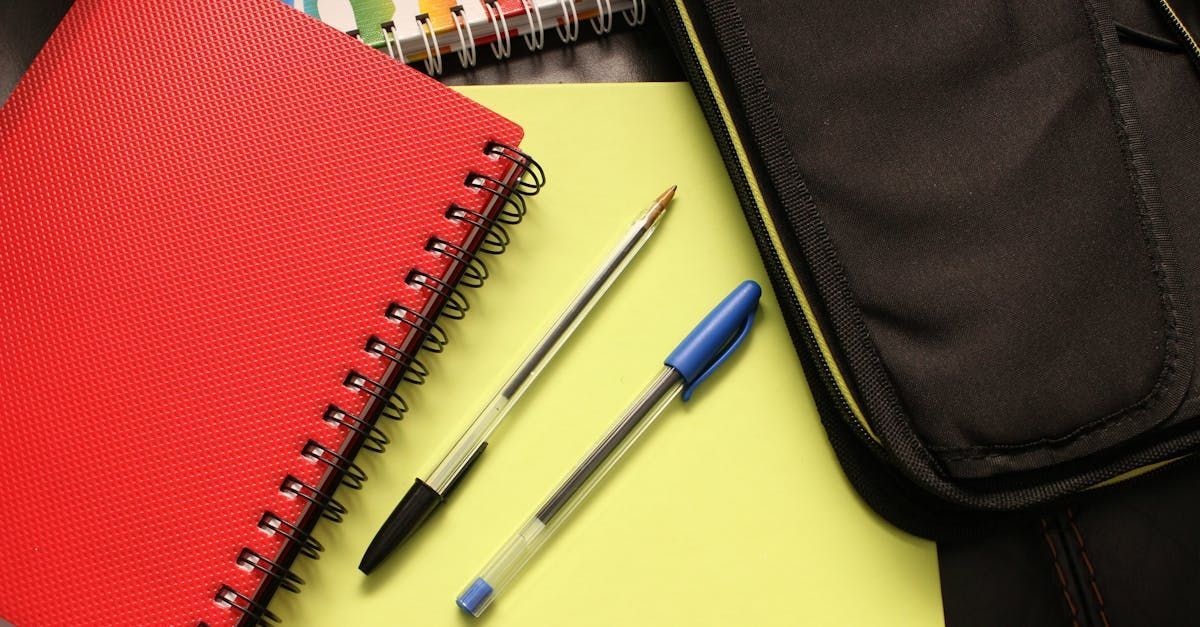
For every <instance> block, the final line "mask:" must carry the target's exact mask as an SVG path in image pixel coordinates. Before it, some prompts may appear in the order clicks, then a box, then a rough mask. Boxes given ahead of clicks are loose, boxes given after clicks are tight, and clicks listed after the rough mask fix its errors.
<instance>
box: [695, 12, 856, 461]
mask: <svg viewBox="0 0 1200 627" xmlns="http://www.w3.org/2000/svg"><path fill="white" fill-rule="evenodd" d="M675 6H676V7H677V8H678V9H679V16H680V18H682V20H683V27H684V29H685V30H687V34H688V39H689V40H690V41H691V44H692V50H694V51H695V52H696V59H697V61H699V62H700V69H701V71H702V72H704V78H705V80H706V81H707V82H708V87H709V89H710V90H711V91H712V93H713V100H715V101H716V103H717V108H718V109H719V110H720V112H721V119H722V120H723V121H724V122H725V128H726V129H727V130H728V132H729V137H730V140H732V143H733V149H734V151H735V152H736V153H737V157H738V162H739V163H740V164H741V166H742V172H743V174H745V176H746V182H747V183H749V185H750V191H751V193H753V195H754V203H755V205H756V208H757V209H758V213H759V215H760V216H761V217H762V220H763V224H765V225H766V227H767V234H768V235H769V236H770V239H771V246H773V247H774V248H775V254H777V255H780V258H781V260H782V259H786V258H787V257H786V255H787V252H786V251H784V250H783V243H782V240H781V239H780V238H779V232H778V230H777V229H776V228H775V222H774V220H772V219H771V215H770V213H769V212H768V211H767V203H766V201H765V200H764V199H763V197H762V191H761V190H760V189H759V186H758V179H757V178H756V177H755V175H754V170H753V169H752V168H751V167H750V159H749V158H748V157H747V156H746V149H745V147H744V146H743V145H742V139H741V137H740V136H739V135H738V131H737V127H736V126H735V125H734V123H733V116H732V115H730V113H729V109H728V107H726V106H725V100H724V97H723V96H722V95H721V88H720V87H719V86H718V85H717V80H716V77H715V75H714V74H713V71H712V66H710V65H709V63H708V57H707V55H705V53H704V49H703V47H702V46H701V45H700V39H699V38H698V37H697V36H696V30H695V28H693V27H692V18H691V16H690V15H689V14H688V10H687V7H686V6H684V4H683V0H675ZM779 265H781V266H783V272H784V274H786V275H787V280H788V283H789V284H791V286H792V291H793V292H794V293H795V294H796V299H797V300H799V301H800V308H801V309H802V310H803V311H804V319H805V321H806V322H807V323H808V328H809V329H811V330H812V334H813V337H814V338H816V340H817V347H818V348H819V349H820V351H821V357H822V358H823V359H824V361H825V364H826V366H827V367H828V368H829V372H830V374H832V375H833V380H834V382H835V383H836V384H837V387H838V391H839V392H840V393H841V395H842V398H843V399H845V401H846V404H847V405H848V406H849V407H850V411H851V412H852V413H853V414H854V417H855V418H856V419H857V420H858V423H859V424H860V425H862V427H863V429H865V430H866V432H867V434H868V435H870V436H871V437H872V438H873V439H874V440H875V441H876V442H878V441H879V437H878V436H876V435H875V431H874V430H872V429H871V425H870V424H868V423H867V419H866V417H865V416H864V414H863V412H862V409H861V408H859V406H858V402H857V401H855V400H854V395H853V394H851V393H850V386H849V385H847V384H846V378H845V377H843V376H842V373H841V371H840V370H838V367H837V361H836V360H834V358H833V352H832V351H831V350H830V349H829V343H828V342H826V341H825V336H824V335H822V334H821V327H820V326H819V325H818V324H817V318H816V316H815V315H814V314H813V310H812V307H811V306H810V305H809V302H808V299H807V298H806V297H805V294H804V290H803V288H801V287H800V279H799V278H798V277H797V276H796V273H795V271H794V270H793V269H792V267H791V266H790V265H789V264H787V263H781V264H779Z"/></svg>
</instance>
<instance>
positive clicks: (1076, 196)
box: [658, 0, 1200, 538]
mask: <svg viewBox="0 0 1200 627" xmlns="http://www.w3.org/2000/svg"><path fill="white" fill-rule="evenodd" d="M1162 4H1163V5H1164V7H1165V8H1166V9H1168V10H1169V9H1170V8H1171V5H1170V4H1169V3H1166V2H1164V3H1162ZM658 9H659V16H660V18H661V21H662V23H663V24H664V25H665V26H666V28H667V30H668V31H669V34H670V36H671V38H672V40H673V43H674V46H675V49H676V51H677V53H678V56H679V57H680V59H681V60H682V62H683V65H684V67H685V69H686V71H687V73H688V77H689V80H690V82H691V83H692V85H693V86H694V89H695V92H696V95H697V97H698V99H699V101H700V103H701V105H702V107H703V109H704V111H705V115H706V117H707V118H708V120H709V122H710V125H711V127H712V130H713V134H714V137H715V138H716V140H717V144H718V145H719V147H720V149H721V152H722V155H723V157H724V159H725V161H726V163H727V165H728V169H729V172H730V175H731V178H732V181H733V183H734V186H735V188H736V189H737V192H738V196H739V198H740V200H741V204H742V206H743V209H744V211H745V214H746V218H747V221H748V223H749V225H750V229H751V231H752V232H753V234H754V237H755V239H756V241H757V243H758V246H759V248H760V252H761V254H762V258H763V262H764V264H765V266H766V268H767V270H768V274H769V275H770V277H771V282H772V285H773V287H774V290H775V293H776V295H777V297H778V299H779V301H780V306H781V308H782V310H783V312H784V316H785V317H786V319H787V323H788V326H789V329H790V331H791V334H792V338H793V341H794V342H795V345H796V350H797V353H798V354H799V356H800V359H801V360H802V361H803V363H804V366H805V372H806V375H807V377H808V379H809V381H808V383H809V386H810V387H811V389H812V391H813V394H814V396H815V398H816V400H817V405H818V408H819V409H820V413H821V417H822V421H823V422H824V426H825V428H826V431H827V433H828V436H829V439H830V441H831V443H832V445H833V448H834V449H835V450H836V452H837V454H838V457H839V460H840V461H841V463H842V466H843V468H844V469H845V472H846V473H847V475H848V476H849V478H850V479H851V481H852V483H853V484H854V486H855V487H856V489H857V490H858V491H859V492H860V493H861V494H862V495H863V497H864V498H865V499H866V500H867V501H868V502H869V503H870V505H872V506H873V507H874V508H875V509H876V510H877V511H879V512H880V513H881V514H882V515H884V516H885V517H886V518H887V519H889V520H890V521H892V522H893V523H895V524H897V525H898V526H900V527H902V528H905V529H907V530H909V531H911V532H914V533H917V534H920V535H924V536H927V537H933V538H945V537H948V536H950V535H953V534H954V533H956V532H961V531H963V530H965V529H972V528H974V527H976V524H975V523H979V524H983V523H986V522H988V521H991V520H995V519H997V518H1002V517H1004V516H1005V515H1008V514H1011V513H1013V512H1023V511H1030V510H1033V509H1036V508H1039V507H1044V506H1048V505H1052V504H1055V503H1058V502H1060V501H1061V500H1062V499H1064V498H1065V497H1068V496H1071V495H1074V494H1078V493H1080V492H1083V491H1087V490H1090V489H1097V488H1102V487H1103V486H1106V485H1110V484H1113V483H1117V482H1121V481H1123V480H1125V479H1128V478H1130V477H1133V476H1136V475H1138V474H1141V473H1145V472H1147V471H1149V470H1153V469H1155V468H1157V467H1159V466H1162V465H1165V464H1168V463H1171V462H1173V461H1175V460H1178V459H1181V458H1184V457H1186V456H1188V455H1190V454H1191V453H1192V451H1193V450H1194V449H1195V447H1196V446H1197V444H1198V443H1200V420H1197V418H1198V416H1200V382H1198V381H1197V377H1198V376H1200V369H1197V368H1196V364H1195V361H1196V360H1195V345H1194V341H1195V340H1194V336H1195V327H1196V326H1197V322H1196V316H1197V315H1200V303H1198V302H1197V295H1198V290H1200V180H1198V179H1200V177H1197V176H1196V174H1197V171H1198V170H1197V166H1198V165H1200V158H1198V154H1200V142H1197V140H1196V131H1197V120H1200V75H1198V74H1197V71H1196V70H1197V67H1200V65H1198V64H1200V50H1198V49H1197V48H1196V45H1195V40H1194V39H1193V38H1192V36H1191V31H1189V30H1188V29H1187V27H1186V26H1185V25H1184V24H1183V23H1182V22H1179V21H1176V22H1175V24H1176V26H1177V27H1178V30H1177V31H1176V32H1175V33H1174V34H1173V35H1174V36H1173V37H1171V38H1170V39H1163V38H1159V39H1160V41H1157V42H1156V41H1155V38H1154V37H1153V36H1148V35H1147V36H1146V37H1147V38H1146V39H1145V40H1144V41H1143V42H1141V43H1143V44H1145V47H1146V48H1147V49H1150V48H1153V47H1154V46H1155V45H1156V44H1157V45H1161V46H1164V47H1170V46H1174V47H1175V48H1177V49H1175V50H1172V51H1170V52H1169V53H1166V56H1167V57H1169V58H1170V59H1171V62H1170V63H1166V62H1162V63H1159V62H1157V61H1147V60H1146V59H1150V58H1151V57H1146V58H1142V57H1140V56H1137V57H1136V58H1134V56H1131V55H1130V53H1129V52H1128V50H1123V48H1122V45H1121V41H1122V40H1123V39H1124V38H1127V37H1137V36H1138V31H1136V29H1129V28H1126V26H1125V25H1123V24H1122V23H1120V22H1118V21H1117V20H1115V19H1114V18H1113V16H1112V7H1111V6H1110V5H1109V4H1108V3H1107V2H1105V1H1103V0H1081V1H1075V2H1053V3H1038V2H1025V3H989V2H966V3H964V2H935V3H905V2H899V3H896V2H859V3H792V2H779V1H771V0H741V1H739V2H736V3H735V2H722V1H719V0H663V1H662V2H660V3H659V6H658ZM1164 16H1166V14H1165V13H1164ZM1164 19H1167V17H1164ZM1131 33H1132V34H1131ZM1141 34H1142V35H1145V33H1141ZM1152 52H1153V53H1154V54H1160V53H1161V51H1152ZM1138 54H1140V53H1138ZM1155 58H1157V57H1155ZM1131 68H1132V69H1131Z"/></svg>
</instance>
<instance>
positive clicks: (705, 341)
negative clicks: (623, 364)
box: [663, 281, 762, 401]
mask: <svg viewBox="0 0 1200 627" xmlns="http://www.w3.org/2000/svg"><path fill="white" fill-rule="evenodd" d="M761 296H762V287H760V286H759V285H758V283H755V282H754V281H743V282H742V284H741V285H738V286H737V287H736V288H735V289H734V290H733V291H732V292H730V293H729V295H728V296H726V297H725V300H722V301H721V302H720V304H718V305H717V306H716V307H715V308H714V309H713V310H712V311H710V312H709V313H708V315H707V316H705V317H704V320H701V321H700V324H698V325H696V328H695V329H692V332H691V333H689V334H688V336H687V337H686V338H684V339H683V341H682V342H680V343H679V346H676V347H675V350H674V351H672V352H671V354H670V355H668V356H667V359H666V360H665V361H664V362H663V363H665V364H666V365H668V366H670V367H672V368H674V369H676V370H678V371H679V374H680V375H681V376H683V380H684V382H685V383H686V385H685V386H684V389H683V400H685V401H686V400H688V399H690V398H691V396H692V392H693V391H694V390H695V389H696V386H698V385H699V384H700V382H702V381H704V380H705V379H707V378H708V376H709V375H710V374H712V373H713V371H715V370H716V369H717V367H718V366H720V365H721V363H723V362H724V361H725V359H726V358H728V357H729V355H731V354H732V353H733V351H734V350H736V349H737V347H738V346H740V345H741V343H742V340H744V339H745V338H746V333H747V332H749V331H750V326H751V325H752V324H753V323H754V312H755V311H756V310H757V309H758V299H759V298H760V297H761Z"/></svg>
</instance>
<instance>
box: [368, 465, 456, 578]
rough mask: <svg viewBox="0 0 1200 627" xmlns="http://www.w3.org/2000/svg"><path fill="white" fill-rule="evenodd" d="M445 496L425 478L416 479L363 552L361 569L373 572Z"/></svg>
mask: <svg viewBox="0 0 1200 627" xmlns="http://www.w3.org/2000/svg"><path fill="white" fill-rule="evenodd" d="M442 500H443V498H442V495H440V494H438V493H437V491H436V490H434V489H433V488H431V487H429V486H428V485H426V484H425V482H424V481H421V480H420V479H417V480H416V481H415V482H413V485H412V487H411V488H409V489H408V493H407V494H405V495H404V498H403V499H402V500H401V501H400V504H399V505H397V506H396V509H394V510H392V513H391V515H390V516H388V519H387V521H386V522H384V523H383V526H382V527H380V528H379V532H378V533H376V534H375V538H374V539H373V540H371V544H370V546H368V547H367V550H366V552H365V553H363V557H362V561H361V562H359V563H358V569H359V570H361V571H362V572H363V573H365V574H370V573H371V571H373V570H375V568H376V567H378V566H379V565H380V564H382V563H383V560H385V559H387V556H388V555H390V554H391V552H392V551H394V550H396V547H398V546H400V545H401V544H403V543H404V541H405V540H407V539H408V537H409V536H411V535H412V534H413V532H414V531H416V530H417V527H420V526H421V523H423V522H425V519H426V518H428V517H429V514H431V513H432V512H433V510H435V509H437V506H438V505H441V504H442Z"/></svg>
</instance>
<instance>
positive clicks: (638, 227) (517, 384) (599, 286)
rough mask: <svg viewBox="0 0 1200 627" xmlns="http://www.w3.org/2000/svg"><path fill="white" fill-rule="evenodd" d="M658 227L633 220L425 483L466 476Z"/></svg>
mask: <svg viewBox="0 0 1200 627" xmlns="http://www.w3.org/2000/svg"><path fill="white" fill-rule="evenodd" d="M656 226H657V222H655V221H651V220H648V219H647V218H645V217H643V218H640V219H638V220H636V221H635V222H634V223H633V225H632V226H631V227H630V228H629V230H628V231H627V232H626V233H625V234H624V235H623V236H622V237H621V240H620V241H619V242H617V244H616V246H615V247H614V248H613V249H612V251H611V252H610V253H609V254H608V256H607V257H606V258H605V260H604V262H603V263H602V264H600V267H599V269H598V270H597V271H596V272H595V274H593V275H592V276H591V277H590V278H589V279H588V281H587V283H585V284H584V286H583V287H582V288H581V289H580V290H579V292H578V293H577V294H576V295H575V298H574V299H573V300H572V301H571V303H570V304H569V305H567V307H566V308H565V309H564V310H563V311H562V313H560V314H559V316H558V317H557V318H555V320H554V322H553V323H552V324H551V325H550V327H549V329H548V330H547V331H546V332H545V334H543V335H542V338H541V339H540V340H538V343H537V344H536V345H534V347H533V349H531V350H530V352H529V354H528V355H527V356H526V357H525V359H524V360H522V361H521V363H520V365H518V366H517V368H516V370H515V371H514V372H513V374H512V376H510V377H509V378H508V380H507V381H505V383H504V386H503V387H501V388H500V391H499V392H497V393H496V395H495V396H493V397H492V399H491V400H490V401H489V402H488V404H487V406H486V407H484V409H483V411H481V412H479V415H478V416H477V417H476V418H475V420H474V422H472V423H471V426H470V427H468V428H467V431H466V432H465V433H464V434H463V436H462V437H461V438H460V439H459V441H458V443H457V444H455V446H454V448H453V449H451V450H450V452H449V453H447V454H446V456H445V457H443V458H442V460H441V461H440V462H438V465H437V466H436V467H435V468H434V469H433V471H432V472H430V473H429V478H428V479H427V480H426V483H428V484H429V485H430V487H432V488H433V489H435V490H437V491H438V492H439V493H441V494H445V492H446V490H447V489H448V486H450V484H452V483H453V482H454V481H455V480H456V479H457V478H458V477H459V476H460V475H461V473H462V469H463V467H464V466H466V465H467V464H468V463H469V462H470V459H471V456H472V455H473V454H474V452H475V450H477V449H478V448H479V446H480V445H481V444H483V443H484V442H486V441H487V439H488V438H489V437H491V434H492V432H493V431H495V430H496V427H497V426H499V425H500V421H501V420H503V419H504V416H505V415H506V414H507V413H508V410H509V409H511V408H512V406H513V405H515V404H516V403H517V401H518V400H520V398H521V396H522V395H523V394H524V393H525V391H526V390H528V389H529V387H530V385H532V384H533V382H534V380H535V379H537V377H538V375H540V374H541V372H542V370H543V369H544V368H545V367H546V364H548V363H549V362H550V360H551V359H553V358H554V355H555V354H557V353H558V351H559V349H560V348H562V346H563V344H565V343H566V341H567V339H569V338H570V337H571V335H572V334H573V333H574V332H575V329H576V328H578V327H579V324H580V323H582V322H583V319H584V318H586V317H587V315H588V313H589V312H590V311H591V310H592V308H593V307H594V306H595V305H596V303H597V302H599V300H600V298H601V297H602V296H603V295H604V293H605V292H607V291H608V289H609V287H611V286H612V284H613V282H614V281H616V280H617V277H619V276H621V273H622V272H624V270H625V268H626V267H627V266H628V265H629V262H630V261H632V260H633V258H634V257H635V256H636V255H637V253H638V251H639V250H641V248H642V246H643V245H645V243H646V241H647V240H648V239H649V237H650V235H651V234H652V233H653V232H654V230H655V228H656Z"/></svg>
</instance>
